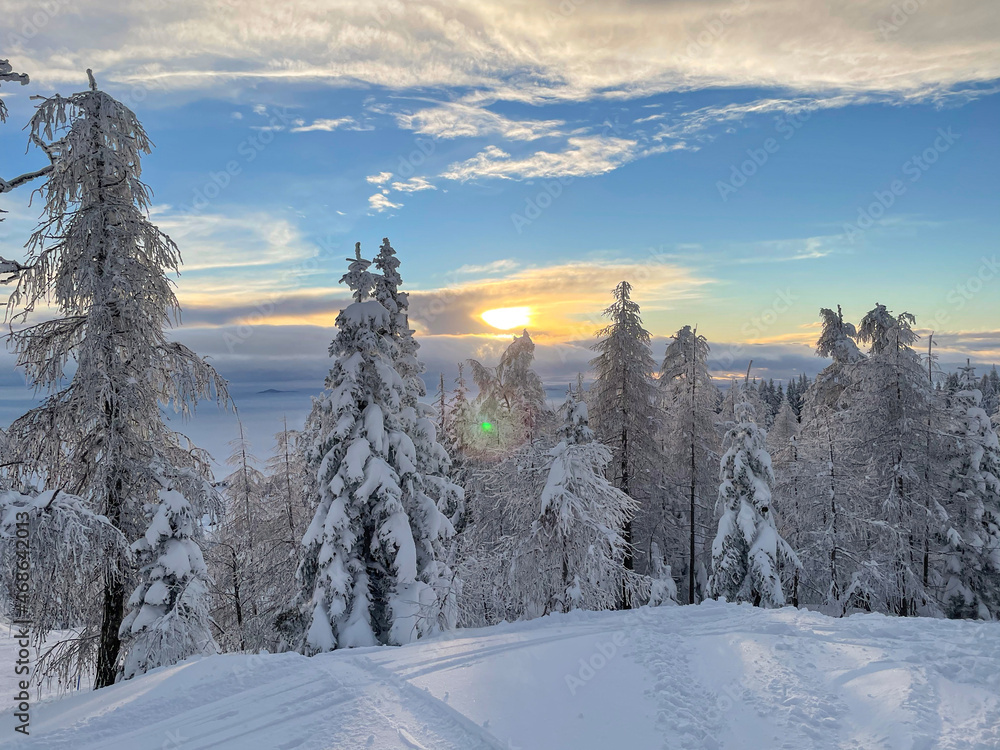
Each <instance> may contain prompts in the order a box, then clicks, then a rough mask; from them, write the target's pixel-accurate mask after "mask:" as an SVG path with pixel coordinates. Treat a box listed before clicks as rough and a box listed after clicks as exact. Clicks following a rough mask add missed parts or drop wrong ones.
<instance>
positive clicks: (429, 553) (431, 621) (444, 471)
mask: <svg viewBox="0 0 1000 750" xmlns="http://www.w3.org/2000/svg"><path fill="white" fill-rule="evenodd" d="M399 265H400V264H399V259H398V258H397V257H396V251H395V250H394V249H393V248H392V245H390V244H389V238H388V237H385V238H383V240H382V245H381V247H380V248H379V252H378V255H376V256H375V267H376V268H377V269H378V270H379V271H381V274H380V275H376V276H375V277H374V278H375V293H374V296H375V299H376V300H378V301H379V302H380V303H381V304H382V306H383V307H384V308H385V309H386V310H388V311H389V314H390V325H389V335H390V336H391V338H392V340H393V342H394V343H395V345H396V347H395V357H394V362H395V367H396V371H397V372H398V373H399V376H400V377H401V378H402V379H403V384H404V386H405V397H404V401H403V406H402V408H401V409H400V418H401V420H402V422H403V426H404V430H405V432H406V434H407V435H408V436H409V438H410V441H411V442H412V443H413V450H414V454H415V457H416V467H415V468H416V471H415V472H413V473H412V474H411V475H410V476H408V477H407V478H406V479H404V480H403V484H402V485H401V486H402V489H403V498H402V499H403V507H404V508H405V509H406V512H407V515H408V516H409V518H410V523H411V524H412V525H413V526H414V534H413V537H414V539H415V540H416V541H417V580H419V581H421V582H423V583H426V584H428V585H430V586H431V587H432V588H433V590H434V592H435V594H436V597H437V598H436V600H435V604H434V605H433V606H431V607H426V606H425V607H424V608H423V611H422V612H421V617H422V619H423V621H422V623H421V627H422V628H424V629H425V632H433V631H435V630H437V629H440V628H443V629H451V628H454V627H455V623H456V621H457V617H458V610H457V605H456V595H457V591H458V589H459V588H460V585H461V584H460V582H459V581H458V580H457V578H456V575H455V572H454V571H453V570H452V568H451V567H450V566H449V558H451V561H452V562H453V558H454V555H453V554H449V548H448V547H446V544H447V540H448V539H449V538H450V537H452V536H453V535H454V527H453V526H452V524H451V521H450V519H457V518H458V517H459V516H461V515H462V513H463V511H464V505H465V491H464V490H463V489H462V488H461V487H460V486H458V485H457V484H456V483H455V482H454V481H453V480H452V477H451V458H450V456H449V455H448V451H447V450H446V449H445V448H444V446H443V445H441V443H440V442H438V434H437V426H436V425H435V420H436V418H437V415H436V414H435V412H434V409H433V407H431V406H429V405H428V404H424V403H422V402H421V401H420V399H421V398H422V397H423V396H425V395H426V388H425V386H424V381H423V379H422V378H421V377H420V376H421V374H422V373H423V372H424V369H425V368H424V365H423V363H422V362H421V361H420V359H419V356H418V351H419V349H420V345H419V344H418V343H417V341H416V339H415V338H414V337H413V333H414V332H413V330H412V329H411V328H410V324H409V296H408V295H407V294H406V293H405V292H401V291H400V290H399V287H400V285H401V284H402V281H403V280H402V278H401V277H400V274H399ZM449 547H450V545H449ZM451 551H452V552H453V550H451Z"/></svg>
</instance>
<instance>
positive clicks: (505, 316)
mask: <svg viewBox="0 0 1000 750" xmlns="http://www.w3.org/2000/svg"><path fill="white" fill-rule="evenodd" d="M480 317H481V318H482V319H483V320H485V321H486V322H487V323H489V324H490V325H491V326H493V327H494V328H499V329H500V330H501V331H509V330H510V329H512V328H527V327H528V326H529V325H530V324H531V308H530V307H498V308H496V309H495V310H487V311H486V312H484V313H483V314H482V315H480Z"/></svg>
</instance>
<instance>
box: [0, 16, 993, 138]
mask: <svg viewBox="0 0 1000 750" xmlns="http://www.w3.org/2000/svg"><path fill="white" fill-rule="evenodd" d="M917 5H918V7H917V8H916V10H915V11H914V12H913V13H911V14H904V18H903V19H902V21H900V20H899V19H896V20H894V8H895V6H892V5H890V4H888V3H885V2H882V1H881V0H878V1H876V0H861V1H859V2H853V3H849V4H831V3H828V2H826V1H825V0H802V1H801V2H795V3H759V2H752V1H751V0H706V2H701V3H650V2H644V1H642V0H632V1H626V0H623V2H616V3H577V4H574V5H573V7H572V12H570V13H566V12H565V8H566V4H565V3H564V2H562V1H561V0H533V1H532V2H527V1H526V0H514V2H513V4H512V3H511V2H510V0H482V1H481V2H478V3H476V4H462V5H461V6H454V7H453V6H448V5H441V4H439V3H436V2H432V0H411V1H410V2H406V3H399V2H395V0H338V2H336V4H335V8H332V7H331V5H330V4H329V3H296V4H294V5H288V4H283V3H274V2H265V1H264V0H245V2H241V3H240V4H239V5H238V6H236V5H233V4H227V3H222V4H219V3H203V2H201V1H200V0H175V1H174V2H171V3H163V4H154V5H152V6H150V5H149V4H129V3H121V4H114V5H111V6H109V5H108V4H107V3H103V2H99V1H98V0H76V2H74V6H73V11H74V12H73V13H61V14H56V15H55V16H54V17H52V18H51V19H50V20H49V23H48V24H47V25H46V29H45V33H44V34H38V35H35V36H34V37H32V38H31V39H19V40H15V42H14V43H13V47H12V48H11V49H10V50H7V53H8V55H15V54H16V55H17V57H18V59H20V60H23V62H24V67H25V69H28V70H31V72H32V73H33V74H34V75H36V76H37V78H38V80H44V81H46V82H48V83H50V84H52V85H61V84H62V83H72V84H74V85H77V84H79V83H81V75H80V71H81V70H84V69H85V68H86V67H88V66H90V67H93V68H94V69H95V70H96V71H97V72H98V80H99V81H100V80H107V81H109V82H111V83H114V84H119V85H123V86H129V87H131V86H135V85H142V86H147V87H154V88H159V89H163V90H186V91H191V90H199V91H204V90H215V91H218V92H220V93H223V92H224V93H227V94H231V93H232V91H233V89H234V88H237V89H239V88H246V89H249V88H251V87H253V86H255V85H257V84H259V83H260V82H262V81H280V82H283V83H296V82H302V83H309V84H315V83H326V84H330V85H335V86H357V85H359V84H362V85H371V86H385V87H388V88H391V89H395V90H403V89H407V88H420V89H422V90H424V91H426V90H429V89H433V88H440V89H450V90H452V91H455V92H458V91H470V90H471V91H474V92H477V93H478V94H479V95H480V96H481V99H480V101H483V102H486V101H490V102H496V101H498V100H501V99H503V100H508V101H519V102H529V103H545V102H553V101H587V100H591V99H594V98H609V99H630V98H638V97H644V96H649V95H652V94H655V93H662V92H671V91H683V90H691V89H695V88H705V87H720V88H721V87H725V88H737V87H773V88H778V89H783V90H789V91H794V92H808V93H843V94H845V95H847V96H848V97H852V96H856V95H864V94H868V93H879V94H888V95H892V96H895V97H898V98H900V99H901V100H913V99H924V100H933V99H935V98H937V97H941V96H947V95H948V94H949V92H952V91H954V90H956V89H964V90H966V91H971V90H972V89H973V88H974V85H975V84H977V83H982V82H989V81H994V80H996V79H997V78H1000V50H998V48H997V46H996V44H995V40H996V38H997V36H998V34H1000V28H998V27H1000V16H998V15H997V14H996V13H995V11H994V8H993V6H992V3H990V2H989V0H955V1H954V2H951V3H918V4H917ZM20 7H21V8H22V10H21V11H20V16H19V14H18V12H17V9H16V8H15V9H11V10H10V11H9V12H7V13H6V15H7V17H8V19H9V20H10V23H11V28H19V27H20V25H21V23H22V22H26V21H28V20H29V10H28V8H27V6H24V5H23V4H22V5H21V6H20ZM970 84H972V86H970ZM463 103H464V104H469V105H474V104H476V103H477V101H476V100H475V99H473V98H469V99H467V100H466V101H464V102H463ZM440 114H441V113H439V114H438V115H435V117H437V116H439V115H440ZM445 116H447V115H445ZM430 122H431V120H430V119H428V120H427V123H428V127H432V126H431V125H430ZM415 124H417V125H418V126H421V125H420V123H415ZM531 132H532V131H531V130H530V129H529V130H528V131H527V134H531Z"/></svg>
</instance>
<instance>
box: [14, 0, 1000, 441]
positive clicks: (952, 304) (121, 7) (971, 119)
mask: <svg viewBox="0 0 1000 750" xmlns="http://www.w3.org/2000/svg"><path fill="white" fill-rule="evenodd" d="M0 18H3V19H4V23H3V26H4V30H3V32H2V33H0V58H9V59H10V60H11V63H12V64H13V65H14V67H15V70H18V71H24V72H27V73H29V74H30V76H31V84H30V85H29V86H26V87H12V86H11V85H9V84H5V85H4V88H3V89H2V90H0V93H2V95H3V97H4V101H5V103H6V104H7V106H8V108H9V109H10V118H9V120H8V122H7V123H6V124H5V125H4V126H2V127H0V154H2V156H0V175H2V176H4V177H8V178H9V177H10V176H11V175H12V174H16V173H19V172H21V171H25V170H29V169H33V168H37V167H38V166H40V165H41V164H42V163H44V159H43V158H42V155H41V154H40V153H38V152H37V151H36V150H34V149H31V148H27V150H26V147H27V137H26V133H25V132H24V131H22V130H21V126H22V125H23V124H24V123H25V122H27V120H28V118H29V117H30V114H31V111H32V106H33V102H32V101H31V99H30V97H31V96H32V95H36V96H37V95H41V96H49V95H51V94H53V93H56V92H61V93H63V94H65V93H69V92H72V91H78V90H81V89H83V88H85V86H86V81H87V78H86V72H85V71H86V69H87V68H92V69H93V71H94V74H95V76H96V78H97V81H98V83H99V84H100V86H101V87H102V88H103V89H105V90H106V91H108V92H109V93H111V94H112V95H114V96H116V97H117V98H119V99H121V100H122V101H123V102H125V103H126V104H127V105H128V106H129V107H131V108H132V109H133V110H134V111H135V112H136V113H137V115H138V116H139V118H140V120H141V121H142V123H143V124H144V126H145V128H146V130H147V131H148V133H149V135H150V137H151V139H152V140H153V142H154V144H155V149H154V151H153V153H152V154H151V155H149V156H148V157H147V158H146V160H145V162H144V172H143V177H144V179H145V181H146V182H147V183H148V184H149V185H150V186H151V188H152V189H153V192H154V203H153V208H152V216H153V219H154V221H155V222H156V223H157V224H158V225H159V226H160V227H161V228H162V229H164V230H165V231H166V232H167V233H168V234H170V235H171V236H172V237H173V239H174V240H175V241H176V242H177V243H178V245H179V246H180V249H181V252H182V254H183V256H184V259H185V265H184V268H183V270H182V274H181V276H180V277H179V278H178V279H177V293H178V297H179V299H180V301H181V304H182V307H183V310H184V316H183V324H182V326H181V327H180V328H179V329H178V330H177V331H176V333H175V335H176V336H177V338H179V339H180V340H182V341H184V342H185V343H187V344H189V345H191V346H193V347H195V348H196V350H197V351H199V352H200V353H202V354H204V355H206V356H208V357H210V358H211V359H212V361H213V362H214V363H215V364H216V366H217V367H218V369H219V370H220V371H221V373H222V374H223V375H224V376H225V377H227V378H229V379H230V381H231V382H232V384H233V392H234V394H236V395H237V397H238V400H239V398H243V399H244V401H245V402H246V404H247V407H246V411H247V412H248V413H249V412H253V411H254V410H257V411H259V414H260V425H259V429H260V430H261V431H267V430H268V429H270V427H273V425H274V423H275V414H277V412H279V411H280V412H281V413H282V414H288V415H289V419H290V420H301V415H302V414H304V412H305V410H306V409H307V408H308V395H309V394H310V393H317V392H318V391H319V389H320V388H321V387H322V378H323V376H324V374H325V372H326V371H327V369H328V367H329V361H328V358H327V346H328V343H329V341H330V339H331V338H332V335H333V328H332V326H333V321H334V319H335V317H336V314H337V312H338V311H339V309H340V308H341V307H342V306H343V304H344V301H345V299H346V297H345V295H344V292H343V288H342V287H341V286H339V285H338V279H339V278H340V276H341V275H342V273H343V272H344V270H345V268H346V261H345V258H346V257H347V256H348V255H352V254H353V248H354V243H355V242H361V247H362V252H363V253H364V254H366V255H368V256H369V257H371V256H372V255H374V253H375V252H376V251H377V248H378V245H379V244H380V242H381V240H382V238H383V237H389V239H390V241H391V243H392V245H393V247H395V249H396V250H397V252H398V253H399V257H400V260H401V262H402V266H401V268H400V271H401V273H402V275H403V279H404V285H405V287H406V288H407V289H408V290H410V292H411V301H412V318H411V320H412V323H413V326H414V328H416V329H417V332H418V338H419V341H420V343H421V347H422V348H421V353H422V356H423V359H424V360H425V362H426V364H427V368H428V373H429V378H430V379H433V380H436V374H437V373H438V372H444V373H445V374H446V377H447V378H448V379H449V380H451V379H452V378H453V377H454V374H455V363H456V362H458V361H460V360H462V359H465V358H468V357H476V358H479V359H482V360H484V361H487V362H489V361H491V360H494V359H495V357H496V356H497V354H498V352H499V351H500V349H501V348H502V347H503V346H504V345H505V344H506V342H507V341H509V339H510V335H511V333H513V332H517V331H519V330H520V328H522V327H527V328H528V330H529V331H530V332H531V334H532V337H533V338H534V340H535V341H536V343H537V344H538V349H537V356H538V370H539V372H540V374H541V375H542V377H543V379H544V380H545V381H546V383H547V384H549V385H550V386H552V387H553V388H556V387H559V386H560V385H561V384H563V383H566V382H568V381H569V380H571V379H573V378H575V374H576V372H578V371H581V370H583V371H585V370H586V369H587V362H588V360H589V358H590V357H591V356H592V353H591V352H590V350H589V345H590V344H591V343H592V341H593V337H594V334H595V332H596V331H597V330H598V329H599V328H600V326H601V325H602V318H601V310H602V309H603V308H604V307H605V306H606V305H607V303H608V301H609V299H610V293H611V289H612V288H613V287H614V285H615V284H616V283H617V282H618V281H620V280H622V279H627V280H629V281H630V282H631V283H632V284H633V288H634V296H635V298H636V299H637V301H638V302H639V303H640V305H641V307H642V313H643V319H644V321H645V323H646V326H647V328H648V329H649V330H650V331H651V333H652V334H653V347H654V352H653V353H654V357H655V358H656V359H660V358H661V357H662V354H663V348H664V346H665V342H666V341H667V340H668V337H669V336H670V334H671V333H673V332H675V331H676V330H677V329H678V328H680V327H681V326H683V325H688V324H690V325H697V326H698V330H699V332H700V333H703V334H704V335H706V336H707V337H708V339H709V342H710V343H711V345H712V352H713V362H712V364H713V370H714V372H715V374H716V375H717V376H718V377H720V378H725V377H727V376H728V375H730V374H733V373H737V372H742V371H744V370H745V369H746V366H747V362H748V360H750V359H752V360H753V367H754V373H755V374H756V375H757V376H758V377H773V378H775V379H782V380H785V379H787V378H790V377H795V376H796V375H797V374H799V373H801V372H805V373H807V374H814V373H815V372H816V371H818V370H819V369H821V368H822V366H823V364H824V363H823V361H822V360H821V359H819V358H818V357H816V356H815V354H814V353H813V345H814V343H815V339H816V336H817V333H818V311H819V308H821V307H835V306H836V305H838V304H839V305H841V306H842V307H843V310H844V313H845V316H846V317H847V318H848V319H850V320H854V321H857V320H859V319H860V318H861V317H862V316H863V315H864V313H865V312H866V311H867V310H869V309H871V308H872V307H873V306H874V305H875V303H876V302H879V303H882V304H886V305H887V306H888V307H889V308H890V309H891V310H893V311H895V312H903V311H908V312H911V313H913V314H914V315H915V316H916V318H917V325H918V327H919V328H920V329H921V332H922V333H923V334H925V337H924V338H923V339H921V342H920V344H919V345H921V346H925V345H926V334H927V333H929V332H930V331H933V332H934V340H935V342H936V343H937V347H936V352H937V354H938V356H939V358H940V361H941V362H942V364H943V365H945V366H949V365H954V364H955V363H959V362H963V363H964V360H965V359H966V358H970V359H971V360H972V361H973V362H975V363H977V364H979V365H991V364H992V363H1000V258H998V255H1000V243H998V239H1000V211H998V210H997V209H998V191H997V187H996V175H997V174H998V172H1000V138H998V136H997V133H998V132H1000V129H998V125H1000V86H998V80H1000V46H998V45H997V44H996V40H997V38H1000V14H997V13H996V10H995V8H994V7H993V6H992V5H991V3H990V2H988V0H954V1H952V2H948V3H941V2H935V1H934V0H906V1H905V2H897V1H893V2H867V1H863V2H845V3H838V4H834V3H827V2H819V1H818V0H797V1H794V2H793V1H792V0H769V1H765V0H708V1H706V0H701V1H699V2H694V1H693V0H692V1H691V2H653V0H646V1H644V2H636V1H632V2H597V1H596V0H561V1H560V2H555V1H554V0H551V1H550V0H532V1H530V2H527V1H525V2H521V1H519V0H514V1H511V0H480V1H479V2H471V1H458V2H456V1H452V2H424V1H423V0H407V1H406V2H400V1H398V0H365V1H363V2H361V1H359V2H353V1H344V2H329V1H327V2H319V1H314V2H299V1H292V2H285V3H274V2H261V1H260V0H217V1H215V2H213V1H212V0H209V1H208V2H204V1H203V0H199V1H198V2H195V1H194V0H170V1H169V2H167V1H166V0H135V1H133V2H112V3H107V2H95V1H94V0H52V2H50V3H48V4H38V3H28V2H22V1H20V0H0ZM30 198H31V195H30V190H29V189H21V190H19V191H16V192H14V193H11V194H6V195H3V196H2V197H0V208H4V209H6V210H7V211H8V212H9V214H8V215H7V216H8V218H7V221H5V222H3V223H2V224H0V255H3V256H5V257H21V255H22V254H23V251H22V249H21V246H22V245H23V243H24V240H25V239H26V237H27V235H28V233H29V232H30V231H31V229H32V227H33V226H34V225H35V223H36V222H37V220H38V218H39V215H38V210H39V209H38V206H39V202H38V201H37V200H36V201H35V202H34V205H31V204H30ZM511 309H513V310H511ZM495 310H504V311H506V312H502V313H490V311H495ZM483 313H488V315H487V318H488V319H489V321H491V322H492V324H491V322H488V320H487V319H484V318H483ZM498 326H499V327H498ZM507 326H516V327H515V328H511V329H510V330H503V329H504V328H506V327H507ZM267 389H275V390H279V391H286V392H289V393H293V394H298V395H297V396H287V395H282V394H277V395H276V394H270V395H267V396H260V394H259V392H260V391H262V390H267ZM30 397H31V394H30V391H27V390H26V389H25V388H24V380H23V377H22V376H21V375H20V374H18V373H16V372H15V371H14V370H13V367H12V363H11V360H10V357H9V356H8V357H6V358H5V359H3V360H2V361H0V417H2V418H3V419H4V421H6V419H7V417H6V415H7V413H8V412H14V411H16V410H17V408H19V405H20V404H21V403H23V402H24V401H25V400H26V399H29V398H30ZM267 399H270V400H267ZM275 401H281V404H280V406H276V405H275V404H274V402H275ZM213 419H214V420H216V421H215V422H212V420H213ZM209 422H211V423H212V424H214V425H216V427H217V430H218V433H219V435H222V434H223V433H227V434H228V432H231V431H232V424H233V422H232V419H231V418H230V417H225V418H222V417H212V418H210V419H208V421H204V422H203V423H204V424H208V423H209ZM213 429H216V428H213ZM227 431H228V432H227ZM272 431H273V430H272ZM212 439H213V440H216V437H213V438H212ZM219 439H221V438H219Z"/></svg>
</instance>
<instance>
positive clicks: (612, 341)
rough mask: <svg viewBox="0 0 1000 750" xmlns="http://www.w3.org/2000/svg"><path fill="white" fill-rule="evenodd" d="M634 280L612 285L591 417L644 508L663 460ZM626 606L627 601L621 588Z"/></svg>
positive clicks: (613, 470) (617, 474) (618, 479)
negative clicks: (634, 295) (612, 294)
mask: <svg viewBox="0 0 1000 750" xmlns="http://www.w3.org/2000/svg"><path fill="white" fill-rule="evenodd" d="M631 294H632V285H631V284H629V283H628V282H627V281H622V282H621V283H619V284H618V286H616V287H615V289H614V302H612V304H611V305H609V306H608V308H607V309H606V310H605V311H604V316H605V317H607V318H608V319H609V320H610V323H609V324H608V326H607V327H605V328H604V329H603V330H602V331H601V332H600V333H599V334H598V336H599V338H598V341H597V343H596V344H594V347H593V348H594V350H595V351H596V352H597V356H596V357H594V359H592V360H591V367H593V368H594V372H595V375H596V379H595V380H594V384H593V386H591V389H590V394H589V396H590V398H589V403H590V406H591V418H592V420H593V423H594V428H595V432H596V434H597V436H598V440H599V441H600V442H601V443H602V444H603V445H606V446H607V447H608V448H610V449H611V466H610V468H609V472H610V476H611V479H612V484H614V486H615V487H617V488H618V489H620V490H621V491H622V492H624V493H625V494H626V495H628V496H630V497H632V498H634V499H635V500H637V501H638V503H639V507H640V512H643V510H644V507H645V506H646V505H647V504H648V500H649V496H650V494H651V492H650V484H651V479H652V472H653V467H656V466H658V465H659V463H660V450H659V446H658V445H657V444H656V440H655V435H656V434H657V433H658V431H659V426H660V419H661V414H660V410H659V409H658V408H657V405H658V394H657V391H656V386H655V385H654V383H653V381H652V377H651V376H652V373H653V372H655V371H656V364H655V363H654V362H653V356H652V353H651V352H650V348H649V341H650V336H649V331H647V330H646V329H645V328H643V325H642V318H641V317H640V315H639V305H638V303H636V302H635V301H634V300H633V299H632V298H631ZM622 535H623V537H624V539H625V542H626V545H627V546H626V556H625V567H626V568H628V569H629V570H632V569H633V568H634V567H635V566H634V560H633V555H632V548H633V547H632V545H633V534H632V524H631V522H630V521H629V522H626V524H625V526H624V528H623V530H622ZM622 599H623V601H622V602H621V603H622V605H623V606H629V605H630V602H629V599H628V594H627V592H623V595H622Z"/></svg>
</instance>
